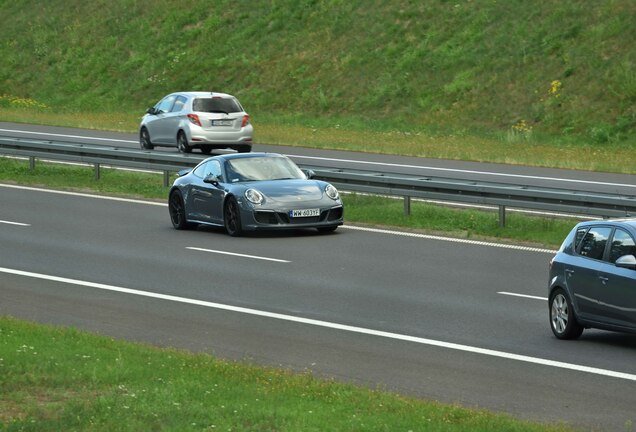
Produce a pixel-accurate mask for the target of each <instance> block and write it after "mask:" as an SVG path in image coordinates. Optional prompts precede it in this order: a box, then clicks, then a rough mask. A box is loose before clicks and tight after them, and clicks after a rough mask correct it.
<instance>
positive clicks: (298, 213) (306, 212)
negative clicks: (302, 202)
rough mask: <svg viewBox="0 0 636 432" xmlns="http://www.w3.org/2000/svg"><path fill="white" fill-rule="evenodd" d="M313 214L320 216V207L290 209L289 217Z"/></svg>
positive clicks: (311, 215) (310, 215) (312, 215)
mask: <svg viewBox="0 0 636 432" xmlns="http://www.w3.org/2000/svg"><path fill="white" fill-rule="evenodd" d="M314 216H320V209H305V210H291V211H290V212H289V217H292V218H298V217H314Z"/></svg>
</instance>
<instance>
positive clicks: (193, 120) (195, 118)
mask: <svg viewBox="0 0 636 432" xmlns="http://www.w3.org/2000/svg"><path fill="white" fill-rule="evenodd" d="M188 120H190V123H192V124H195V125H197V126H201V121H200V120H199V116H198V115H196V114H188Z"/></svg>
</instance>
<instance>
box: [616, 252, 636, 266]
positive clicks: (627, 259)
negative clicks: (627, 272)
mask: <svg viewBox="0 0 636 432" xmlns="http://www.w3.org/2000/svg"><path fill="white" fill-rule="evenodd" d="M616 267H623V268H628V269H632V270H636V257H635V256H634V255H623V256H622V257H620V258H619V259H617V260H616Z"/></svg>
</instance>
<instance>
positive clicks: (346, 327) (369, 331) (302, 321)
mask: <svg viewBox="0 0 636 432" xmlns="http://www.w3.org/2000/svg"><path fill="white" fill-rule="evenodd" d="M0 272H1V273H7V274H13V275H17V276H25V277H30V278H35V279H43V280H48V281H53V282H61V283H66V284H72V285H78V286H84V287H89V288H96V289H101V290H106V291H113V292H120V293H124V294H131V295H137V296H142V297H150V298H154V299H159V300H167V301H172V302H177V303H185V304H191V305H196V306H203V307H207V308H212V309H219V310H224V311H229V312H237V313H242V314H247V315H253V316H259V317H264V318H272V319H277V320H283V321H289V322H294V323H300V324H307V325H312V326H316V327H323V328H328V329H332V330H341V331H346V332H350V333H357V334H364V335H369V336H376V337H381V338H387V339H394V340H400V341H404V342H412V343H416V344H421V345H428V346H434V347H439V348H447V349H452V350H456V351H462V352H468V353H472V354H481V355H487V356H491V357H498V358H503V359H507V360H515V361H521V362H525V363H532V364H537V365H542V366H550V367H556V368H560V369H568V370H573V371H577V372H585V373H590V374H594V375H601V376H607V377H612V378H619V379H624V380H629V381H636V375H634V374H630V373H625V372H618V371H613V370H608V369H600V368H595V367H590V366H583V365H577V364H572V363H565V362H560V361H556V360H549V359H543V358H540V357H530V356H526V355H520V354H513V353H508V352H505V351H496V350H491V349H486V348H479V347H473V346H470V345H461V344H456V343H452V342H444V341H438V340H434V339H427V338H421V337H416V336H408V335H403V334H399V333H391V332H385V331H381V330H373V329H368V328H363V327H355V326H350V325H345V324H338V323H332V322H328V321H321V320H315V319H309V318H302V317H298V316H294V315H286V314H280V313H274V312H267V311H261V310H257V309H250V308H244V307H238V306H230V305H226V304H221V303H213V302H208V301H203V300H196V299H190V298H186V297H178V296H173V295H168V294H159V293H153V292H149V291H140V290H136V289H130V288H123V287H118V286H113V285H106V284H101V283H95V282H87V281H81V280H76V279H69V278H63V277H58V276H51V275H45V274H40V273H33V272H27V271H22V270H15V269H9V268H4V267H0Z"/></svg>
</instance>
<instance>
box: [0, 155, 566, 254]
mask: <svg viewBox="0 0 636 432" xmlns="http://www.w3.org/2000/svg"><path fill="white" fill-rule="evenodd" d="M0 182H14V183H19V184H23V185H32V186H44V187H48V188H58V189H72V190H77V191H88V192H91V191H94V192H98V193H103V194H109V195H117V196H126V197H136V198H147V199H153V200H161V201H164V200H166V196H167V193H168V188H165V187H163V186H162V183H163V177H162V176H161V175H158V174H146V173H136V172H129V171H121V170H115V169H103V168H102V170H101V176H100V180H96V179H95V174H94V170H93V169H92V168H89V167H85V168H81V167H73V166H65V165H58V164H50V163H36V168H35V170H31V169H29V164H28V162H27V161H19V160H14V159H7V158H0ZM343 201H344V203H345V221H346V223H354V224H355V223H360V224H367V225H373V226H382V227H397V228H401V229H411V230H418V231H421V232H427V233H444V234H445V235H450V236H455V237H459V238H470V239H487V240H497V241H503V242H516V243H526V244H533V245H538V246H547V247H552V248H556V247H558V246H559V245H560V244H561V242H562V241H563V239H564V238H565V236H566V234H567V233H568V232H569V231H570V230H571V229H572V227H573V226H574V224H575V223H576V221H575V220H573V219H559V218H550V217H534V216H526V215H522V214H516V213H511V212H508V214H507V217H506V226H505V227H504V228H502V227H500V226H499V220H498V213H497V212H494V211H480V210H472V209H454V208H448V207H443V206H439V205H433V204H427V203H422V202H418V201H414V202H412V205H411V215H410V216H405V215H404V205H403V201H401V200H397V199H391V198H382V197H373V196H364V195H357V194H348V193H347V194H344V195H343ZM167 222H168V221H166V223H167Z"/></svg>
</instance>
